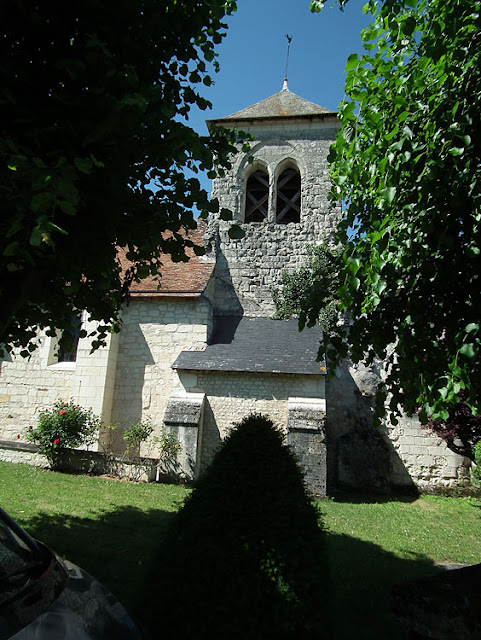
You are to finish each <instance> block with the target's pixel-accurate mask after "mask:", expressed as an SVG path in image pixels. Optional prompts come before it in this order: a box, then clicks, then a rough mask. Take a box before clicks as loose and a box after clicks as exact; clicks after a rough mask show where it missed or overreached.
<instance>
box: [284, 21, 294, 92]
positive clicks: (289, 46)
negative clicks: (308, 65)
mask: <svg viewBox="0 0 481 640" xmlns="http://www.w3.org/2000/svg"><path fill="white" fill-rule="evenodd" d="M286 38H287V55H286V71H285V73H284V84H285V85H287V67H288V65H289V51H290V48H291V40H292V36H290V35H289V34H288V33H286Z"/></svg>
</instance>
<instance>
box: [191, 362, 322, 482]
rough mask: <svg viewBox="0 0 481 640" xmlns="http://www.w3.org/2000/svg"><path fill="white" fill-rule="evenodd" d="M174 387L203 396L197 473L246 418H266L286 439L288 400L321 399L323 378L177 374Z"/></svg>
mask: <svg viewBox="0 0 481 640" xmlns="http://www.w3.org/2000/svg"><path fill="white" fill-rule="evenodd" d="M178 384H180V385H181V386H182V387H183V388H184V389H185V390H186V391H188V392H191V393H192V392H193V393H202V392H203V393H205V395H206V398H205V403H204V418H203V424H202V427H201V434H200V439H201V446H200V449H201V458H200V470H201V471H202V470H203V469H205V467H206V465H208V464H209V462H210V460H211V459H212V456H213V455H214V453H215V451H216V450H217V448H218V447H219V444H220V442H221V441H222V440H223V439H224V438H225V437H226V435H227V434H228V433H229V431H230V429H231V428H232V427H233V425H234V424H235V423H237V422H239V421H240V420H242V418H244V417H245V416H246V415H248V414H250V413H262V414H265V415H268V416H269V417H270V418H271V420H272V421H273V422H274V424H276V425H277V426H278V427H279V428H281V429H282V430H283V431H284V432H286V435H287V417H288V399H289V397H292V396H297V397H307V398H324V376H303V375H294V374H285V375H280V374H255V373H234V372H226V371H212V372H210V371H205V372H193V371H190V372H182V371H181V372H180V373H179V381H178Z"/></svg>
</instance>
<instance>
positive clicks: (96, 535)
mask: <svg viewBox="0 0 481 640" xmlns="http://www.w3.org/2000/svg"><path fill="white" fill-rule="evenodd" d="M187 493H188V489H186V488H185V487H181V486H174V485H156V484H149V485H146V484H133V483H126V482H119V481H115V480H110V479H106V478H94V477H88V476H81V475H79V476H75V475H66V474H61V473H54V472H51V471H45V470H43V469H37V468H33V467H29V466H26V465H14V464H10V463H6V462H1V463H0V505H1V506H2V507H3V508H4V509H5V510H6V511H7V512H8V513H9V514H10V515H11V516H12V517H13V518H15V519H16V520H17V522H19V524H21V525H22V526H23V527H24V528H25V529H26V530H27V531H29V532H30V533H31V534H32V535H33V536H35V537H37V538H39V539H40V540H42V541H44V542H45V543H46V544H47V545H49V546H50V547H51V548H53V549H55V551H56V552H57V553H58V554H59V555H61V556H64V557H67V558H69V559H70V560H71V561H73V562H75V563H76V564H78V565H80V566H82V567H83V568H84V569H86V570H87V571H89V572H90V573H92V574H93V575H95V576H96V577H97V578H99V579H100V580H101V581H102V582H103V583H104V584H105V585H106V586H108V587H109V588H110V589H111V591H113V592H114V593H115V594H116V595H117V596H118V597H119V598H120V600H121V601H122V602H123V603H124V604H125V605H126V607H127V608H130V609H134V608H135V607H136V605H137V602H136V594H137V593H138V591H139V585H140V584H142V582H143V581H144V580H145V579H146V576H147V575H148V569H149V564H150V562H151V559H152V558H153V557H154V556H155V554H156V551H157V549H158V547H159V544H160V541H161V538H162V535H163V533H164V532H165V529H166V526H167V524H168V522H169V520H170V519H171V518H172V517H173V514H174V513H175V512H176V511H177V509H178V508H179V505H180V504H181V502H182V500H183V498H184V497H185V496H186V495H187ZM319 506H320V510H321V513H322V517H323V522H324V528H325V530H326V538H327V541H326V546H327V556H328V558H329V564H330V579H329V583H328V584H327V581H326V594H327V593H329V594H330V599H331V601H332V603H333V611H334V616H335V619H336V627H337V629H336V631H337V632H336V636H337V637H338V638H340V639H342V638H348V637H352V636H355V637H356V638H372V637H382V636H384V635H387V634H389V635H390V636H391V638H392V639H393V640H394V639H395V638H403V637H404V636H403V630H402V629H400V628H399V626H398V625H397V624H396V622H395V621H394V620H393V619H392V618H391V617H390V615H389V589H390V588H391V587H392V586H393V585H395V584H399V583H401V582H404V581H406V580H409V579H414V578H417V577H420V576H424V575H429V574H433V573H435V572H436V571H437V568H436V565H435V563H441V562H452V563H470V564H471V563H478V562H481V535H480V534H481V508H480V502H479V501H478V500H476V499H475V498H444V497H437V496H421V497H419V498H416V499H414V498H401V497H386V498H379V497H372V496H363V497H360V496H355V497H353V496H349V495H343V496H337V497H336V498H335V499H328V500H323V501H320V502H319Z"/></svg>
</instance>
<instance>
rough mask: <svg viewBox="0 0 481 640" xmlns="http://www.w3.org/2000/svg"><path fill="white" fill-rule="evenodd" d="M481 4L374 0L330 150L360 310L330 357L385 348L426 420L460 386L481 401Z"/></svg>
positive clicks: (445, 413) (440, 415)
mask: <svg viewBox="0 0 481 640" xmlns="http://www.w3.org/2000/svg"><path fill="white" fill-rule="evenodd" d="M341 4H343V3H341ZM480 9H481V3H480V2H479V0H452V1H451V2H444V1H442V0H429V2H427V1H426V0H396V1H394V0H385V1H384V2H383V3H382V4H380V5H376V3H374V2H373V1H370V2H369V3H368V4H367V5H366V8H365V10H366V11H369V12H371V14H372V15H373V22H372V24H371V25H370V26H368V27H367V28H366V29H365V30H364V31H363V32H362V39H363V41H364V47H365V49H366V53H365V54H364V55H362V56H360V57H358V56H357V55H356V54H352V55H351V56H350V57H349V59H348V62H347V76H346V84H345V91H346V98H345V100H344V101H343V102H342V103H341V105H340V118H341V125H342V126H341V129H340V132H339V134H338V136H337V139H336V142H335V143H334V145H333V147H332V148H331V154H330V161H331V163H332V164H331V178H332V182H333V189H332V193H331V198H332V199H333V200H335V201H338V200H342V201H344V203H345V208H346V211H345V216H344V219H343V222H342V224H341V226H340V229H339V241H340V242H341V243H342V244H343V245H344V246H345V251H344V255H343V260H344V267H343V273H342V278H343V283H342V286H341V288H340V290H339V295H340V296H341V300H342V305H343V308H344V309H345V310H348V311H349V313H350V316H351V320H352V325H351V326H350V328H349V333H348V334H347V333H346V334H345V336H344V340H342V341H341V340H338V341H337V342H336V343H335V344H334V346H335V347H336V354H335V356H334V357H333V358H331V362H334V364H335V363H336V362H337V361H338V360H339V358H342V357H345V356H346V355H347V353H348V350H349V351H350V354H351V356H352V358H353V359H354V361H360V360H362V359H364V358H366V359H367V361H368V362H369V361H373V360H374V359H375V358H380V359H381V360H382V361H384V362H385V363H386V365H387V368H388V375H387V379H386V390H387V391H388V392H390V398H391V400H390V409H391V410H392V411H393V412H394V413H396V412H398V411H399V410H400V408H404V410H407V411H408V412H409V413H412V412H415V411H417V410H419V409H421V408H422V411H421V413H420V417H421V419H422V420H423V421H426V420H427V418H428V416H432V419H433V420H438V421H439V420H441V421H446V420H448V419H449V418H450V411H451V409H452V407H453V406H454V405H456V404H457V402H458V401H459V399H460V396H459V394H460V393H461V392H462V399H463V402H464V403H465V406H466V407H469V409H470V410H471V412H472V413H473V414H474V415H477V414H479V412H480V410H481V406H480V395H479V388H480V383H481V367H480V366H479V365H480V352H479V349H480V342H481V333H480V327H481V320H480V319H481V297H480V295H479V292H480V287H481V237H480V224H481V208H480V203H481V189H480V185H481V121H480V118H479V113H480V111H481V15H480ZM353 228H354V233H353V231H352V230H353ZM318 309H319V305H318V304H316V302H315V301H311V305H310V307H309V308H308V309H306V314H307V317H308V319H309V321H311V322H312V321H314V320H315V318H316V316H317V313H318ZM392 345H395V350H393V349H392Z"/></svg>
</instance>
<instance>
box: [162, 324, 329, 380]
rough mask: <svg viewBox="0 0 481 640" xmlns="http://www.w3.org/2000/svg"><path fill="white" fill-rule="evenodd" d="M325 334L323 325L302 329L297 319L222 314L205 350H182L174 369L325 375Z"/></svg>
mask: <svg viewBox="0 0 481 640" xmlns="http://www.w3.org/2000/svg"><path fill="white" fill-rule="evenodd" d="M321 337H322V332H321V330H320V328H319V327H312V328H311V329H304V331H299V329H298V321H297V320H296V319H292V320H272V319H271V318H247V317H242V318H240V317H234V316H228V317H218V318H217V320H216V325H215V329H214V333H213V336H212V340H211V343H210V344H209V345H208V346H207V347H206V349H205V351H182V352H181V353H180V354H179V356H178V358H177V359H176V361H175V362H174V364H173V365H172V368H173V369H190V370H195V371H244V372H263V373H302V374H310V375H319V374H325V373H326V369H325V366H326V365H325V363H324V362H316V357H317V351H318V349H319V342H320V340H321Z"/></svg>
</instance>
